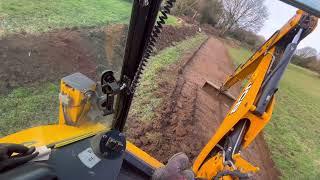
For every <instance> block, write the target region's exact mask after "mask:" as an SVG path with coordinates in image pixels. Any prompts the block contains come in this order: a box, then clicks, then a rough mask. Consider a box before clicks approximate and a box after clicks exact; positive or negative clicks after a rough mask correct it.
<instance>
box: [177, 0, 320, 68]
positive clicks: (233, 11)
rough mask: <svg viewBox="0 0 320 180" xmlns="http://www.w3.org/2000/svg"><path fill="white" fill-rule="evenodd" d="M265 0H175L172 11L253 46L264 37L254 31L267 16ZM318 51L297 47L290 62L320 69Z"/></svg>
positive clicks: (260, 26)
mask: <svg viewBox="0 0 320 180" xmlns="http://www.w3.org/2000/svg"><path fill="white" fill-rule="evenodd" d="M264 1H265V0H176V4H175V7H174V9H173V14H174V15H176V16H188V17H191V18H192V19H193V20H195V21H198V22H200V23H204V24H209V25H211V26H213V27H214V28H215V29H217V30H218V32H219V35H220V36H229V37H232V38H234V39H236V40H239V41H240V42H241V43H242V45H247V47H249V48H251V49H256V48H258V47H260V45H261V44H262V43H263V42H264V41H265V39H264V37H262V36H258V35H257V34H256V33H257V32H258V31H260V30H261V28H262V27H263V24H264V22H265V21H266V20H267V18H268V10H267V9H268V8H267V7H266V6H265V5H264ZM317 55H318V52H317V50H316V49H314V48H311V47H305V48H302V49H299V50H297V52H296V54H295V55H294V57H293V59H292V63H293V64H296V65H298V66H301V67H304V68H308V69H310V70H312V71H316V72H319V73H320V60H319V58H318V56H317Z"/></svg>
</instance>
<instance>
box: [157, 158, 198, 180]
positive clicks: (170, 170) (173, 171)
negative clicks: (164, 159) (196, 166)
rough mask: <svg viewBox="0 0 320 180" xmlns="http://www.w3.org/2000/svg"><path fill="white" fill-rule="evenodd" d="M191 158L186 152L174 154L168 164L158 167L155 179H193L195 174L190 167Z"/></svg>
mask: <svg viewBox="0 0 320 180" xmlns="http://www.w3.org/2000/svg"><path fill="white" fill-rule="evenodd" d="M189 168H190V163H189V158H188V157H187V155H186V154H184V153H178V154H175V155H173V156H172V157H171V158H170V159H169V161H168V163H167V165H166V166H164V167H162V168H159V169H157V170H156V171H155V172H154V174H153V176H152V179H153V180H193V179H194V174H193V172H192V171H191V170H190V169H189Z"/></svg>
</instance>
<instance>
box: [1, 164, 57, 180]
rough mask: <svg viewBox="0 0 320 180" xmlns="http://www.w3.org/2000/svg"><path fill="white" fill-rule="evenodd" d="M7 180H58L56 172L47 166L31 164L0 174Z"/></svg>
mask: <svg viewBox="0 0 320 180" xmlns="http://www.w3.org/2000/svg"><path fill="white" fill-rule="evenodd" d="M0 179H6V180H57V179H58V178H57V176H56V174H55V173H54V170H53V169H52V168H51V167H50V166H49V165H47V164H44V163H37V162H29V163H27V164H25V165H22V166H19V167H17V168H14V169H11V170H9V171H6V172H4V173H1V174H0Z"/></svg>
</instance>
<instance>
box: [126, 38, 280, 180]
mask: <svg viewBox="0 0 320 180" xmlns="http://www.w3.org/2000/svg"><path fill="white" fill-rule="evenodd" d="M233 70H234V69H233V64H232V62H231V61H230V59H229V56H228V52H227V50H226V48H225V46H224V44H223V43H222V42H220V41H219V40H217V39H215V38H212V37H211V38H209V39H208V40H207V42H205V43H204V44H203V45H202V46H201V48H200V49H199V50H198V51H197V52H196V53H194V54H193V53H189V54H187V55H186V56H185V57H184V58H183V60H182V61H181V62H180V63H179V64H175V65H173V66H171V67H169V68H168V69H166V70H164V71H165V72H161V73H160V74H162V75H167V74H170V76H171V77H172V78H170V79H171V80H167V81H160V86H159V87H160V88H159V89H158V90H157V92H155V94H156V95H157V96H163V97H165V100H164V103H163V104H162V106H161V107H160V108H159V109H157V110H156V112H155V113H156V118H155V119H154V120H153V121H152V122H151V123H143V122H141V121H139V120H134V119H131V120H128V123H129V124H128V132H129V133H128V135H129V138H130V139H131V141H133V142H134V143H135V144H136V145H137V146H139V147H141V148H142V149H144V150H145V151H147V152H148V153H150V154H151V155H153V156H154V157H156V158H157V159H159V160H160V161H162V162H166V161H167V160H168V158H170V156H172V155H173V154H175V153H177V152H181V151H183V152H185V153H186V154H187V155H188V156H189V158H190V159H191V160H192V161H193V160H194V159H195V158H196V156H197V155H198V154H199V152H200V151H201V149H202V147H204V145H205V144H206V143H207V142H208V140H209V139H210V138H211V137H212V135H213V134H214V132H215V130H216V129H217V127H218V126H219V124H220V122H221V121H222V120H223V119H224V116H225V115H226V113H227V111H228V109H229V107H230V106H231V105H232V101H227V99H225V98H224V97H223V96H218V97H217V96H210V95H209V94H208V93H207V92H205V91H204V90H203V89H202V86H203V85H204V83H205V82H206V81H211V82H214V83H216V84H219V83H222V82H223V80H224V79H225V77H226V76H227V75H228V74H230V73H232V72H233ZM159 79H162V77H159ZM230 92H231V93H232V94H233V95H237V94H239V92H240V86H239V85H238V86H235V87H233V88H232V89H230ZM243 155H244V157H245V158H246V159H248V161H249V162H252V163H253V164H254V165H257V166H259V167H260V169H261V170H260V172H259V173H258V174H256V175H254V177H253V179H278V175H279V173H278V171H277V170H276V169H275V167H274V164H273V161H272V160H271V158H270V153H269V150H268V147H267V145H266V143H265V141H264V139H263V136H262V135H259V136H258V138H257V139H256V140H255V141H254V143H253V144H252V145H251V146H250V147H249V148H248V149H247V150H245V151H243Z"/></svg>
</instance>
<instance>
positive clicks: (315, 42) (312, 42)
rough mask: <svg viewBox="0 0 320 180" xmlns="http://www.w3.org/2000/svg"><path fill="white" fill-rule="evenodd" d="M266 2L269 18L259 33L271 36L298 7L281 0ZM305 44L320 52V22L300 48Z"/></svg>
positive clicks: (268, 0)
mask: <svg viewBox="0 0 320 180" xmlns="http://www.w3.org/2000/svg"><path fill="white" fill-rule="evenodd" d="M319 3H320V2H319ZM265 4H266V6H267V7H268V11H269V18H268V20H267V21H266V22H265V24H264V27H263V28H262V29H261V31H260V32H259V33H258V34H260V35H263V36H264V37H265V38H269V37H270V36H271V35H272V34H273V33H274V32H275V31H276V30H278V29H279V28H281V27H282V26H283V25H284V24H285V23H286V22H287V21H288V20H289V19H290V18H291V17H292V16H293V15H294V14H295V12H296V10H297V9H296V8H294V7H292V6H290V5H287V4H285V3H283V2H281V1H279V0H266V1H265ZM305 46H311V47H313V48H315V49H317V50H318V52H320V24H318V27H317V28H316V29H315V30H314V31H313V32H312V33H311V34H310V35H309V36H308V37H306V38H305V39H304V40H302V41H301V43H300V44H299V47H298V48H302V47H305Z"/></svg>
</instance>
